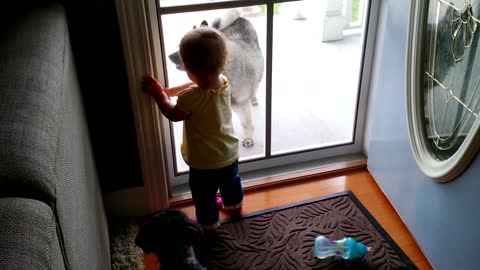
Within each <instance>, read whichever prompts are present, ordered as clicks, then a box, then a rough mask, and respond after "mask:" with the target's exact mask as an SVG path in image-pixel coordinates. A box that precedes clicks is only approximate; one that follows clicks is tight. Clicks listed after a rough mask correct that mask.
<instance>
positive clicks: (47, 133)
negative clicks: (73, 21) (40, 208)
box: [0, 4, 66, 205]
mask: <svg viewBox="0 0 480 270" xmlns="http://www.w3.org/2000/svg"><path fill="white" fill-rule="evenodd" d="M61 9H62V7H61V6H60V5H58V4H56V5H55V4H44V5H43V6H42V7H35V8H31V9H30V10H27V9H24V7H23V9H19V10H10V9H8V8H5V9H3V11H1V12H0V13H2V14H0V16H2V17H3V18H5V17H7V18H8V20H7V19H2V20H1V21H2V25H1V26H0V27H1V28H2V30H1V31H0V40H1V42H0V161H1V162H0V196H12V197H29V198H36V199H40V200H42V201H44V202H46V203H48V204H50V205H52V204H53V202H54V200H55V199H54V198H55V183H54V182H55V180H54V177H53V176H54V172H53V168H54V162H55V152H56V149H57V141H58V126H59V121H60V117H59V116H60V113H61V107H60V106H61V102H60V100H61V95H62V91H61V88H62V79H63V63H64V61H63V57H64V47H65V31H66V23H65V21H66V19H65V18H64V13H63V12H58V10H61ZM7 12H8V13H9V14H3V13H7ZM12 14H15V16H13V15H12Z"/></svg>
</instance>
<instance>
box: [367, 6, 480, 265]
mask: <svg viewBox="0 0 480 270" xmlns="http://www.w3.org/2000/svg"><path fill="white" fill-rule="evenodd" d="M409 2H410V1H404V0H402V1H399V0H380V14H379V19H378V28H377V38H376V39H377V40H376V47H375V59H374V62H373V71H372V79H371V86H370V94H369V95H370V98H369V105H368V116H367V126H366V134H365V149H364V150H365V152H366V154H367V155H368V167H369V170H370V172H371V173H372V175H373V176H374V178H375V179H376V181H377V182H378V184H379V186H380V188H381V189H382V190H383V192H384V193H385V195H386V196H387V197H388V199H389V200H390V202H391V203H392V204H393V206H394V208H395V209H396V210H397V212H398V213H399V215H400V217H401V218H402V219H403V221H404V222H405V224H406V225H407V227H408V229H409V230H410V231H411V233H412V234H413V236H414V237H415V239H416V240H417V242H418V244H419V245H420V247H421V249H422V250H423V252H424V254H425V256H426V257H427V258H428V260H429V261H430V263H431V264H432V266H433V267H434V268H435V269H440V270H442V269H445V270H451V269H456V270H463V269H480V260H479V259H480V256H479V255H478V254H480V248H479V246H480V244H479V243H480V229H479V228H480V211H479V206H480V159H479V158H478V156H477V158H476V160H474V161H473V163H472V164H471V165H470V167H469V168H468V169H467V171H466V172H465V173H464V174H462V175H461V176H460V177H458V178H457V179H456V180H454V181H453V182H449V183H444V184H438V183H434V182H432V181H431V180H430V179H429V178H427V177H425V176H424V175H423V174H422V172H421V171H420V170H419V168H418V167H417V165H416V163H415V159H414V157H413V153H412V150H411V146H410V142H409V136H408V126H407V115H406V97H405V96H406V88H405V85H406V79H405V74H406V66H405V63H406V48H407V46H406V45H407V31H408V29H407V28H408V19H409V10H410V4H409Z"/></svg>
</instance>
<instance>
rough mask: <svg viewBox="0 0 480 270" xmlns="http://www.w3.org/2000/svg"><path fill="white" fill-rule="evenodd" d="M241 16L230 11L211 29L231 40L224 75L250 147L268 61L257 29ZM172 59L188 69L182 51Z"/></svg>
mask: <svg viewBox="0 0 480 270" xmlns="http://www.w3.org/2000/svg"><path fill="white" fill-rule="evenodd" d="M240 15H241V14H240V11H239V10H238V9H233V10H230V11H229V12H227V13H225V15H224V16H222V17H220V18H217V19H215V20H214V21H213V22H212V23H211V26H212V27H214V28H216V29H218V30H220V31H221V32H222V33H223V34H224V35H225V36H226V37H227V45H228V47H229V49H230V58H231V59H230V64H229V65H228V66H227V69H226V70H225V72H224V75H225V76H226V77H227V78H228V81H229V83H230V89H231V91H232V95H231V101H232V109H233V111H234V112H235V113H236V114H237V115H238V117H239V119H240V123H241V125H242V129H243V139H242V144H243V146H244V147H247V148H249V147H252V146H253V144H254V142H253V131H254V125H253V117H252V105H257V97H256V93H257V89H258V85H259V84H260V82H261V80H262V78H263V71H264V58H263V54H262V51H261V49H260V45H259V43H258V37H257V32H256V30H255V28H254V27H253V25H252V23H251V22H250V21H249V20H247V19H245V18H243V17H241V16H240ZM202 26H208V23H207V22H206V21H203V22H202V23H201V25H200V27H202ZM169 58H170V60H171V61H172V62H173V63H174V64H175V65H176V67H177V69H179V70H185V69H184V67H183V64H182V60H181V58H180V54H179V53H178V51H176V52H174V53H172V54H170V55H169Z"/></svg>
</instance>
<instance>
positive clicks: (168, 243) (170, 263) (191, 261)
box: [135, 210, 207, 270]
mask: <svg viewBox="0 0 480 270" xmlns="http://www.w3.org/2000/svg"><path fill="white" fill-rule="evenodd" d="M201 236H202V229H201V227H200V226H199V225H198V224H196V223H195V222H194V221H192V220H191V219H189V218H188V217H187V215H185V214H184V213H183V212H181V211H177V210H162V211H160V212H159V213H158V214H156V215H155V216H153V217H152V220H151V221H150V222H149V223H147V224H145V225H144V226H143V227H142V228H141V229H140V232H139V233H138V235H137V237H136V238H135V244H136V245H137V246H139V247H140V248H141V249H142V250H143V252H145V253H154V254H155V255H157V259H158V261H159V262H160V265H161V267H160V269H161V270H206V269H207V268H205V267H204V266H202V265H201V264H200V263H199V262H198V260H197V259H196V258H195V256H194V255H193V252H192V251H191V250H192V245H194V244H195V243H197V242H198V241H199V240H200V237H201Z"/></svg>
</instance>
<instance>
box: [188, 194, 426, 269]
mask: <svg viewBox="0 0 480 270" xmlns="http://www.w3.org/2000/svg"><path fill="white" fill-rule="evenodd" d="M318 235H324V236H327V237H329V238H330V239H340V238H343V237H352V238H354V239H355V240H357V241H359V242H362V243H363V244H365V245H366V246H368V247H371V250H370V251H369V252H368V253H367V254H366V255H365V256H364V257H362V258H357V259H353V260H344V259H342V258H341V257H336V256H335V257H328V258H326V259H323V260H321V259H318V258H316V257H315V256H314V254H313V245H314V240H315V238H316V237H317V236H318ZM196 252H197V256H198V257H199V259H200V261H201V262H202V264H204V265H205V266H207V268H208V269H209V270H215V269H218V270H230V269H232V270H234V269H235V270H236V269H248V270H256V269H274V270H284V269H295V270H298V269H417V268H416V267H415V265H414V264H413V263H412V261H410V259H409V258H408V257H407V256H406V255H405V253H403V251H402V250H401V249H400V248H399V247H398V245H397V244H395V242H394V241H393V240H392V238H391V237H390V236H388V234H387V233H386V232H385V230H384V229H382V227H381V226H380V225H379V224H378V222H377V221H376V220H375V219H374V218H373V216H372V215H371V214H370V213H369V212H368V211H367V209H366V208H365V207H364V206H363V205H362V204H361V203H360V201H359V200H358V199H357V198H356V197H355V195H353V193H352V192H350V191H346V192H341V193H336V194H333V195H330V196H326V197H320V198H316V199H313V200H308V201H303V202H299V203H295V204H290V205H286V206H283V207H278V208H272V209H267V210H264V211H259V212H255V213H252V214H248V215H244V216H241V217H238V218H232V219H226V220H224V221H223V222H222V227H221V228H220V229H218V231H217V233H216V234H215V235H209V236H206V240H205V241H202V244H201V245H200V246H199V247H197V248H196Z"/></svg>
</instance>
